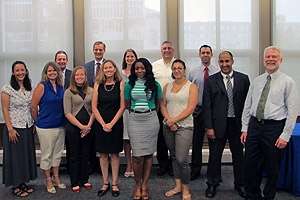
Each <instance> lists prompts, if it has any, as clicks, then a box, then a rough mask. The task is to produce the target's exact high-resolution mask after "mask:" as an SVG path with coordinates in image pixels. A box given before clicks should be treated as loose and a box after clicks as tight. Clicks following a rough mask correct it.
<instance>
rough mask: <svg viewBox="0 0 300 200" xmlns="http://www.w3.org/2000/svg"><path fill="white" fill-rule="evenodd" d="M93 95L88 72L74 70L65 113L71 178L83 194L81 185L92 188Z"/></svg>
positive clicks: (75, 188)
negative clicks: (89, 172)
mask: <svg viewBox="0 0 300 200" xmlns="http://www.w3.org/2000/svg"><path fill="white" fill-rule="evenodd" d="M92 93H93V89H92V88H91V87H89V85H88V81H87V72H86V69H85V68H84V67H82V66H78V67H75V68H74V69H73V71H72V74H71V77H70V87H69V88H68V89H67V90H66V91H65V95H64V112H65V116H66V118H67V119H68V121H67V124H66V139H67V141H68V143H69V155H70V179H71V185H72V191H73V192H80V185H82V186H83V187H84V188H85V189H87V190H90V189H92V184H90V183H89V182H88V179H89V174H88V162H89V149H90V146H91V140H92V137H91V134H89V133H90V131H91V127H92V124H93V122H94V114H93V113H92V106H91V102H92Z"/></svg>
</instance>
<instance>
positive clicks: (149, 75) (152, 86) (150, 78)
mask: <svg viewBox="0 0 300 200" xmlns="http://www.w3.org/2000/svg"><path fill="white" fill-rule="evenodd" d="M137 62H141V63H143V65H144V66H145V69H146V75H145V76H144V78H145V80H146V82H145V84H144V85H145V86H146V88H145V92H146V91H147V90H151V91H152V93H153V94H156V93H157V85H156V82H155V78H154V74H153V72H152V65H151V63H150V62H149V61H148V60H147V59H146V58H139V59H137V60H136V61H135V62H134V63H133V64H132V67H131V70H130V76H129V85H131V88H133V87H134V85H135V81H136V80H137V78H138V77H137V75H136V74H135V65H136V63H137Z"/></svg>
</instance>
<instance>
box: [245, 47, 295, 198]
mask: <svg viewBox="0 0 300 200" xmlns="http://www.w3.org/2000/svg"><path fill="white" fill-rule="evenodd" d="M281 62H282V53H281V50H280V49H279V48H278V47H276V46H270V47H267V48H266V49H265V50H264V65H265V73H264V74H262V75H260V76H258V77H257V78H255V79H254V80H253V83H252V84H251V86H250V89H249V92H248V95H247V99H246V102H245V107H244V111H243V115H242V135H241V142H242V143H243V144H245V190H246V193H247V199H249V200H260V199H268V200H269V199H274V198H275V194H276V190H277V183H278V177H279V172H280V164H281V157H282V153H283V150H284V148H285V147H286V145H287V143H288V141H289V139H290V137H291V134H292V131H293V129H294V126H295V123H296V119H297V115H298V110H299V108H298V104H299V101H298V92H297V88H296V83H295V81H294V80H293V79H292V78H291V77H289V76H287V75H286V74H284V73H282V72H280V71H279V66H280V64H281ZM264 167H265V168H266V171H267V174H268V176H267V182H266V184H265V186H264V189H263V195H264V197H262V194H261V189H260V185H261V181H262V174H263V169H264Z"/></svg>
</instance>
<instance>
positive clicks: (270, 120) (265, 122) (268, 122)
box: [252, 117, 286, 124]
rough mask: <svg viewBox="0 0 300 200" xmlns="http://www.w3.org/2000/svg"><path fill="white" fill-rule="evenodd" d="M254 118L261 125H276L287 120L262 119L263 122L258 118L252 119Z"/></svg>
mask: <svg viewBox="0 0 300 200" xmlns="http://www.w3.org/2000/svg"><path fill="white" fill-rule="evenodd" d="M252 118H253V119H254V121H256V122H257V123H259V124H276V123H280V122H282V121H285V120H286V119H282V120H274V119H261V120H258V119H257V118H256V117H252Z"/></svg>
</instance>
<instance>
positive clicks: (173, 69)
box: [172, 67, 184, 71]
mask: <svg viewBox="0 0 300 200" xmlns="http://www.w3.org/2000/svg"><path fill="white" fill-rule="evenodd" d="M183 69H184V68H183V67H177V68H176V67H173V68H172V71H176V70H179V71H181V70H183Z"/></svg>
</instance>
